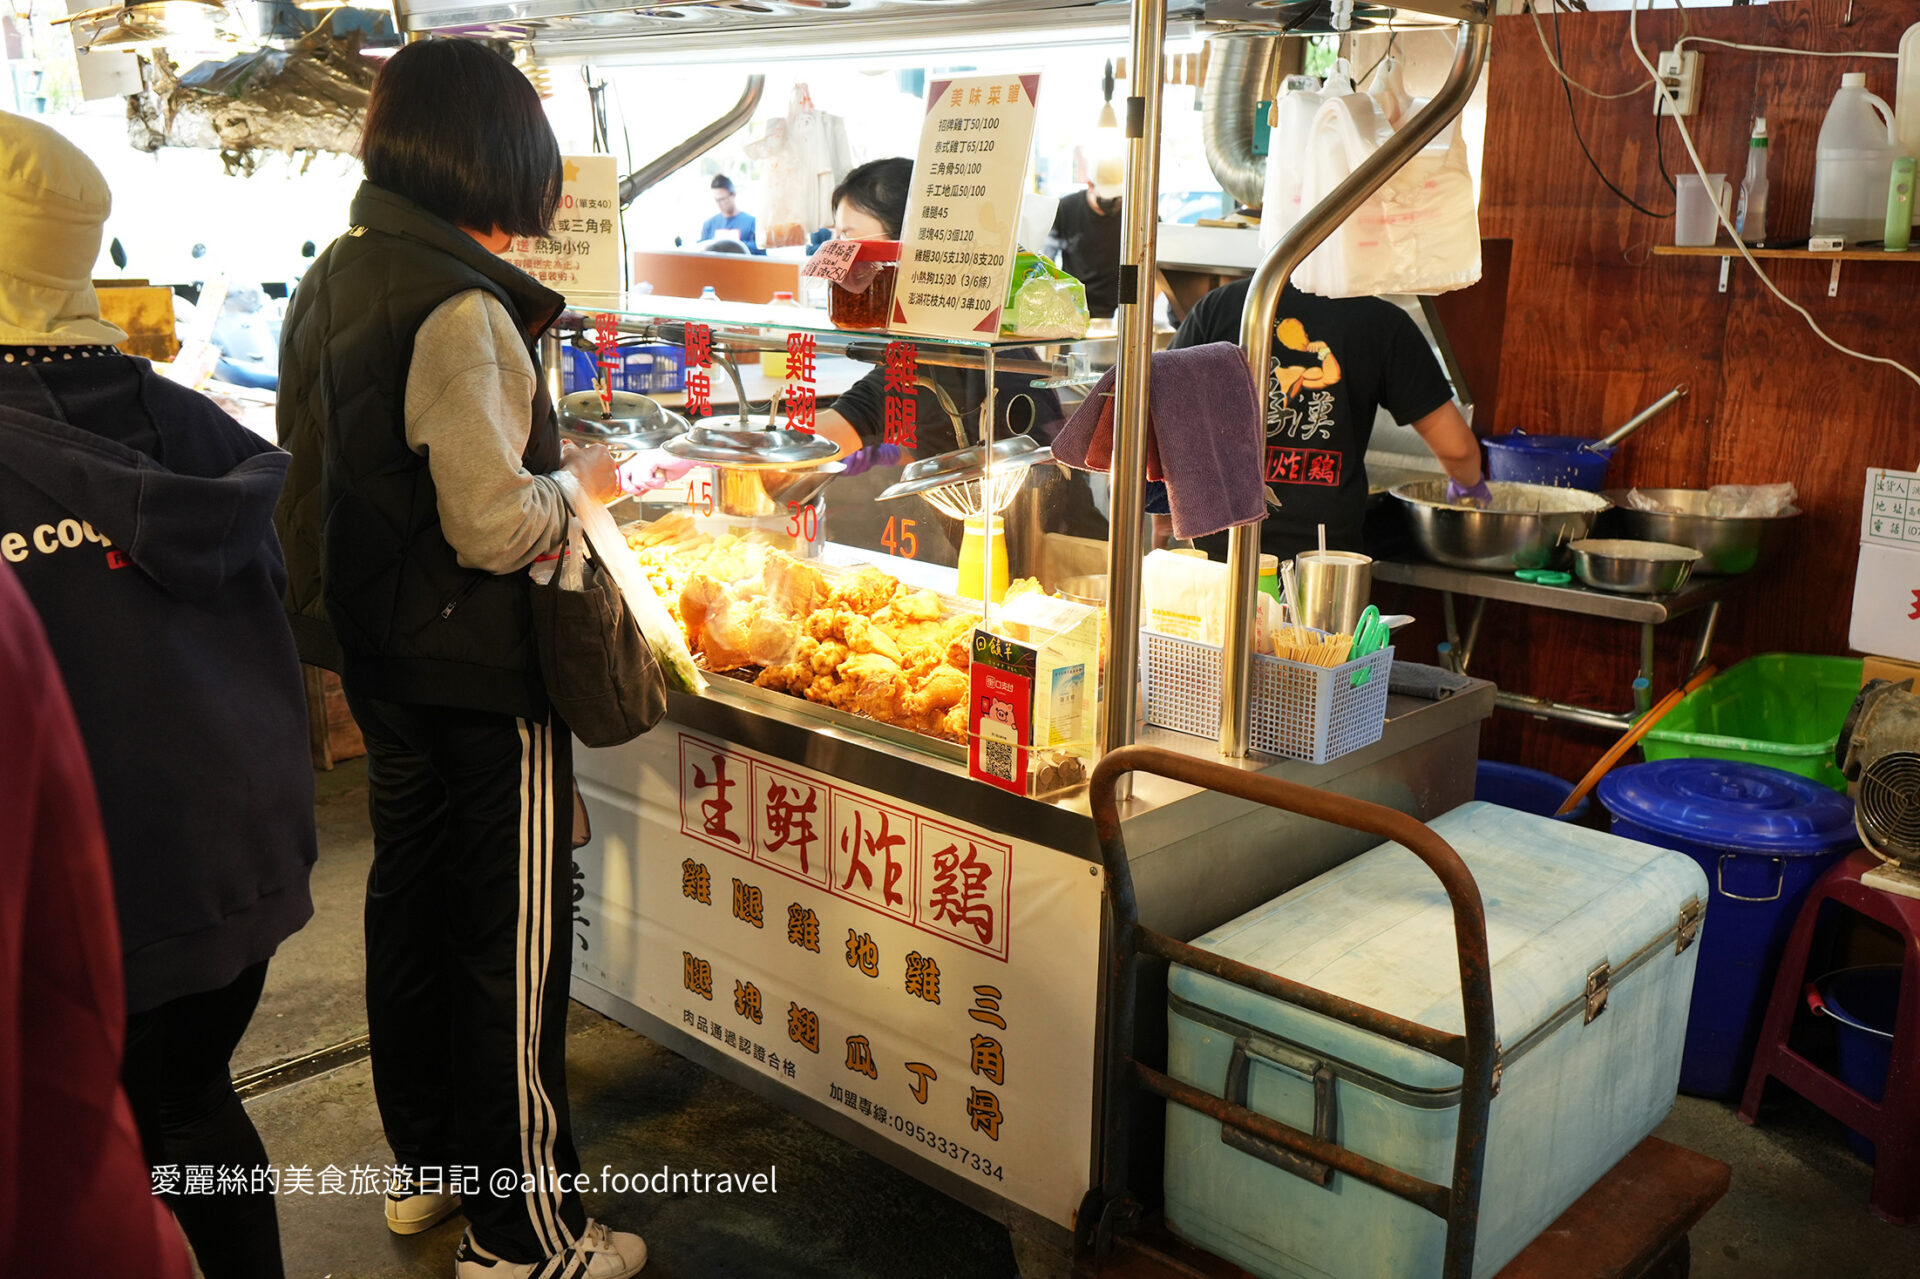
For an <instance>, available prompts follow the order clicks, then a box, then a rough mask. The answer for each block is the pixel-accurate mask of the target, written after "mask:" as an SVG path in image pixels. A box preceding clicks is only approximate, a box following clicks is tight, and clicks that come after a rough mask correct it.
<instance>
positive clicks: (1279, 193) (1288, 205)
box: [1260, 58, 1353, 252]
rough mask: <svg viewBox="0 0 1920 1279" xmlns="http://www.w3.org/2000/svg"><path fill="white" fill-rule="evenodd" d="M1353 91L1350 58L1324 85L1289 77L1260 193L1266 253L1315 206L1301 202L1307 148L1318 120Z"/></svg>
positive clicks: (1277, 107) (1337, 66)
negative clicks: (1328, 105)
mask: <svg viewBox="0 0 1920 1279" xmlns="http://www.w3.org/2000/svg"><path fill="white" fill-rule="evenodd" d="M1352 92H1353V80H1352V78H1351V77H1350V76H1349V75H1348V72H1347V60H1346V59H1345V58H1342V59H1340V60H1339V61H1338V62H1336V63H1334V64H1333V74H1332V75H1330V76H1328V77H1327V83H1326V85H1325V86H1324V87H1322V86H1321V85H1319V84H1318V83H1316V82H1315V80H1314V78H1313V77H1312V76H1288V77H1287V80H1286V84H1285V85H1284V86H1283V92H1282V93H1281V95H1280V98H1279V100H1278V101H1277V102H1275V103H1274V106H1273V113H1274V116H1273V118H1274V123H1273V127H1272V128H1271V129H1270V130H1269V132H1268V139H1267V176H1266V185H1265V187H1264V188H1263V192H1262V195H1261V201H1260V204H1261V208H1260V248H1261V250H1262V251H1263V252H1264V251H1265V250H1267V249H1271V248H1272V247H1273V246H1274V245H1276V244H1278V243H1280V237H1281V236H1283V235H1285V234H1286V233H1287V232H1289V231H1291V230H1292V229H1293V225H1294V223H1296V222H1298V221H1299V220H1300V215H1301V213H1302V212H1304V211H1305V209H1306V208H1307V207H1308V206H1309V205H1310V204H1311V201H1309V202H1308V205H1303V204H1302V203H1301V201H1300V183H1301V179H1302V177H1303V176H1304V175H1305V173H1306V155H1307V146H1308V144H1309V143H1310V142H1311V141H1312V137H1313V118H1314V117H1315V116H1316V115H1318V114H1319V113H1320V108H1321V106H1322V105H1323V104H1324V103H1325V102H1326V101H1327V100H1328V99H1329V98H1338V97H1343V96H1345V95H1346V94H1349V93H1352Z"/></svg>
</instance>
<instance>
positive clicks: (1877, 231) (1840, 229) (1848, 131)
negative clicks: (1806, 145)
mask: <svg viewBox="0 0 1920 1279" xmlns="http://www.w3.org/2000/svg"><path fill="white" fill-rule="evenodd" d="M1899 154H1900V144H1899V141H1898V140H1897V138H1896V137H1895V134H1894V124H1893V108H1892V107H1889V106H1888V105H1887V104H1886V103H1885V102H1884V101H1882V100H1881V99H1880V98H1878V97H1876V96H1875V95H1873V94H1871V93H1868V92H1867V77H1866V74H1865V73H1864V72H1859V71H1849V72H1847V73H1846V74H1845V75H1843V76H1841V77H1840V92H1838V93H1836V94H1834V95H1833V105H1832V106H1830V107H1828V108H1827V118H1826V121H1825V122H1824V123H1823V124H1821V126H1820V147H1819V151H1818V152H1817V154H1816V157H1815V161H1814V167H1813V232H1812V233H1813V234H1814V235H1816V236H1820V235H1843V236H1845V237H1846V238H1847V243H1848V244H1849V245H1852V244H1858V243H1860V242H1862V241H1865V240H1878V239H1879V238H1880V237H1881V235H1883V234H1884V233H1885V231H1886V227H1887V184H1888V182H1889V181H1890V180H1891V179H1892V177H1893V161H1894V157H1896V156H1898V155H1899Z"/></svg>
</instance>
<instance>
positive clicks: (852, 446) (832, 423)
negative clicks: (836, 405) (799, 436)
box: [813, 409, 866, 457]
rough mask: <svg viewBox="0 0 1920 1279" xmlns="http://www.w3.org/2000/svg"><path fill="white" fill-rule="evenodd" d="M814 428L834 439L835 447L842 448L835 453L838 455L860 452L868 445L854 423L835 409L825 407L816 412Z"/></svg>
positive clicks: (817, 431)
mask: <svg viewBox="0 0 1920 1279" xmlns="http://www.w3.org/2000/svg"><path fill="white" fill-rule="evenodd" d="M813 429H814V431H815V432H816V433H817V434H820V435H824V436H826V437H827V438H828V439H830V440H832V441H833V444H834V447H835V448H837V449H839V450H840V452H839V453H838V454H836V455H835V456H837V457H845V456H846V455H847V454H849V453H858V452H859V451H860V450H861V449H863V448H865V447H866V442H865V441H863V440H862V439H861V438H860V432H859V431H857V430H855V429H854V425H853V423H851V422H849V421H847V419H846V418H844V417H841V416H840V414H839V413H838V412H837V411H835V410H833V409H825V410H823V411H822V412H820V413H818V414H816V415H815V416H814V419H813Z"/></svg>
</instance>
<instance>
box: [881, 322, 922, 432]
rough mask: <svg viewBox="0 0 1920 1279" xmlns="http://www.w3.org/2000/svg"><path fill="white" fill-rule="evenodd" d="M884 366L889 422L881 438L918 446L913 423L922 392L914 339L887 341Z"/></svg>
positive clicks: (918, 360) (887, 417) (887, 421)
mask: <svg viewBox="0 0 1920 1279" xmlns="http://www.w3.org/2000/svg"><path fill="white" fill-rule="evenodd" d="M885 369H886V372H885V374H884V377H885V382H884V384H883V389H884V391H885V393H886V397H887V398H886V401H885V403H886V423H885V426H884V428H883V431H884V433H883V436H882V442H883V443H886V444H895V445H898V446H900V447H901V448H908V449H911V448H918V447H919V446H920V445H919V440H918V439H917V438H916V437H917V434H918V433H917V432H916V431H915V429H914V423H915V419H916V417H917V410H918V408H919V394H920V391H919V386H918V383H919V379H920V356H919V351H918V350H917V349H916V348H915V347H914V345H913V343H911V342H889V343H887V356H886V365H885Z"/></svg>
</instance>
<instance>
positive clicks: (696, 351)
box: [686, 324, 713, 418]
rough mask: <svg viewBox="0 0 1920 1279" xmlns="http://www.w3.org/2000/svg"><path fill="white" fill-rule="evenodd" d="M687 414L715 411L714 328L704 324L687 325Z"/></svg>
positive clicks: (690, 415) (697, 416) (702, 414)
mask: <svg viewBox="0 0 1920 1279" xmlns="http://www.w3.org/2000/svg"><path fill="white" fill-rule="evenodd" d="M686 342H687V403H686V410H687V416H688V417H690V418H700V417H705V416H707V414H709V413H711V412H713V374H712V373H711V372H710V371H709V370H710V369H711V367H712V365H713V330H712V329H710V328H708V327H707V326H706V325H704V324H689V325H688V326H687V338H686Z"/></svg>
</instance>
